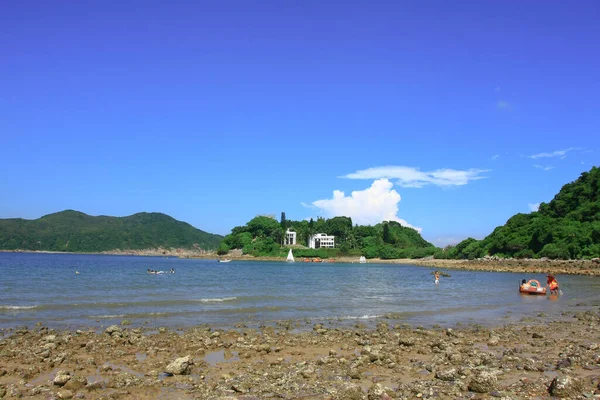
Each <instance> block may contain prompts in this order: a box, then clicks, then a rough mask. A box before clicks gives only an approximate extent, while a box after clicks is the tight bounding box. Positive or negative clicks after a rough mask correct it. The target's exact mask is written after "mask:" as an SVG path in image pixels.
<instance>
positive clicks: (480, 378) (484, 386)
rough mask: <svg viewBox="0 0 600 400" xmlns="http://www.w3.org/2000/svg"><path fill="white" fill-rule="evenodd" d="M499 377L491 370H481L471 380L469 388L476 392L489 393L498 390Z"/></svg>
mask: <svg viewBox="0 0 600 400" xmlns="http://www.w3.org/2000/svg"><path fill="white" fill-rule="evenodd" d="M497 384H498V378H497V377H496V374H494V373H492V372H490V371H485V370H484V371H480V372H478V373H476V374H475V375H474V376H473V378H471V382H469V390H470V391H472V392H476V393H488V392H491V391H492V390H496V385H497Z"/></svg>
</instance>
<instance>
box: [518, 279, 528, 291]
mask: <svg viewBox="0 0 600 400" xmlns="http://www.w3.org/2000/svg"><path fill="white" fill-rule="evenodd" d="M520 286H521V289H523V290H526V289H529V285H528V284H527V279H523V280H522V281H521V285H520Z"/></svg>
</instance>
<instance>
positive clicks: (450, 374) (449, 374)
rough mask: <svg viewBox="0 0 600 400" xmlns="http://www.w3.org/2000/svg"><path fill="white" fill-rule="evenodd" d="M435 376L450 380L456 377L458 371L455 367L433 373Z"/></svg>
mask: <svg viewBox="0 0 600 400" xmlns="http://www.w3.org/2000/svg"><path fill="white" fill-rule="evenodd" d="M435 377H436V378H438V379H440V380H442V381H446V382H451V381H453V380H455V379H456V378H457V377H458V372H457V371H456V369H454V368H451V369H447V370H445V371H438V372H436V373H435Z"/></svg>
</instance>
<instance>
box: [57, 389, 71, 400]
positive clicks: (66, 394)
mask: <svg viewBox="0 0 600 400" xmlns="http://www.w3.org/2000/svg"><path fill="white" fill-rule="evenodd" d="M56 396H57V397H58V398H59V399H72V398H73V392H71V391H70V390H66V389H65V390H59V391H58V393H57V394H56Z"/></svg>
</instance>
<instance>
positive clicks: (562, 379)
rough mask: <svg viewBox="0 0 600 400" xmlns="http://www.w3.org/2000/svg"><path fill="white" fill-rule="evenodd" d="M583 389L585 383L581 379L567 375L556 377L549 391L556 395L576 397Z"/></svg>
mask: <svg viewBox="0 0 600 400" xmlns="http://www.w3.org/2000/svg"><path fill="white" fill-rule="evenodd" d="M583 389H584V386H583V383H582V382H581V381H580V380H579V379H576V378H571V377H570V376H568V375H566V376H557V377H556V378H554V379H553V380H552V383H550V387H549V388H548V392H549V393H550V394H551V395H552V396H556V397H563V398H575V397H577V396H579V395H580V394H581V393H582V392H583Z"/></svg>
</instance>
